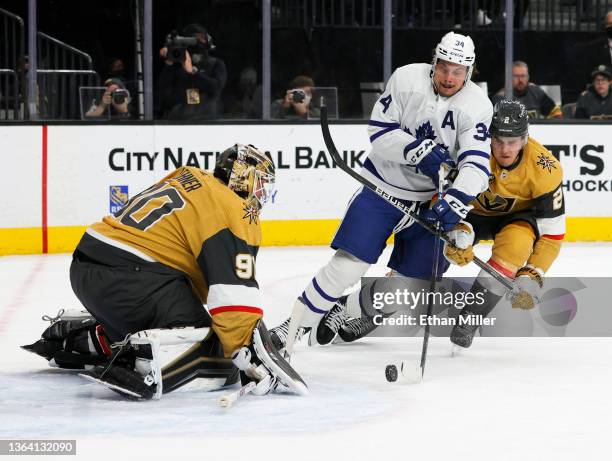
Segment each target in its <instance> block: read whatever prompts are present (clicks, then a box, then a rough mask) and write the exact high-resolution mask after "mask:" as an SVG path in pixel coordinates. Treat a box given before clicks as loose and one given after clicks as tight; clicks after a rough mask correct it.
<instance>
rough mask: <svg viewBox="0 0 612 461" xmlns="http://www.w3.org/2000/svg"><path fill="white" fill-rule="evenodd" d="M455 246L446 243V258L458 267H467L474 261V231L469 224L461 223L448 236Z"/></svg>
mask: <svg viewBox="0 0 612 461" xmlns="http://www.w3.org/2000/svg"><path fill="white" fill-rule="evenodd" d="M447 235H448V238H449V239H450V240H451V241H453V242H455V244H454V245H451V244H449V243H444V257H445V258H446V259H447V260H448V261H449V262H450V263H451V264H457V265H458V266H465V265H466V264H469V263H470V262H472V260H473V259H474V249H473V244H474V229H473V227H472V225H471V224H470V223H468V222H465V221H461V222H460V223H459V224H457V225H456V226H455V227H454V229H453V230H451V231H450V232H449V233H448V234H447Z"/></svg>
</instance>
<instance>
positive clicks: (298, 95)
mask: <svg viewBox="0 0 612 461" xmlns="http://www.w3.org/2000/svg"><path fill="white" fill-rule="evenodd" d="M304 99H306V92H305V91H304V90H291V100H292V101H293V102H295V103H300V102H304Z"/></svg>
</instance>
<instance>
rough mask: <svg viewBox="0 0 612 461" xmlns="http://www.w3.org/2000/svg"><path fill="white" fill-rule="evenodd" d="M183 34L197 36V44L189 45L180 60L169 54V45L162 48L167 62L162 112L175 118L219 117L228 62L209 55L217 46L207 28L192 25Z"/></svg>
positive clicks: (162, 75)
mask: <svg viewBox="0 0 612 461" xmlns="http://www.w3.org/2000/svg"><path fill="white" fill-rule="evenodd" d="M183 35H184V36H185V37H195V38H196V39H197V44H196V45H193V46H189V47H187V48H186V49H185V50H184V52H182V54H181V56H180V57H179V59H178V60H176V59H172V57H171V56H168V47H167V46H164V47H163V48H161V49H160V50H159V54H160V56H161V57H162V58H164V64H165V65H164V66H163V69H162V71H161V73H160V76H159V80H158V85H159V92H158V94H159V97H160V100H159V105H158V112H159V115H160V116H161V117H162V118H168V119H172V120H202V119H215V118H218V117H219V116H220V115H221V107H220V106H221V92H222V91H223V88H224V87H225V83H226V82H227V69H226V67H225V63H224V62H223V61H222V60H221V59H219V58H217V57H213V56H211V55H210V53H209V52H210V51H211V50H213V49H214V48H215V46H214V45H213V43H212V37H211V36H210V35H209V34H208V32H207V31H206V28H204V27H203V26H201V25H200V24H190V25H189V26H187V27H185V29H184V30H183Z"/></svg>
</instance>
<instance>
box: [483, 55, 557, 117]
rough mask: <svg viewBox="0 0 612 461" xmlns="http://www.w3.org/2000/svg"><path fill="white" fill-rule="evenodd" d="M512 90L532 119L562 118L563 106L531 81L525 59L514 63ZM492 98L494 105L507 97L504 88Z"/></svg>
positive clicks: (515, 98)
mask: <svg viewBox="0 0 612 461" xmlns="http://www.w3.org/2000/svg"><path fill="white" fill-rule="evenodd" d="M512 91H513V99H514V100H516V101H519V102H521V103H523V104H524V105H525V107H527V114H529V118H530V119H534V118H562V114H561V108H560V107H559V106H558V105H557V104H555V102H554V101H553V100H552V99H551V98H550V97H549V96H548V95H547V94H546V93H545V92H544V90H542V88H540V87H539V86H537V85H536V84H535V83H531V82H530V81H529V67H528V66H527V63H525V62H523V61H514V63H512ZM491 99H492V102H493V105H495V104H496V103H497V102H498V101H500V100H502V99H505V91H504V89H503V88H502V89H501V90H499V91H498V92H497V94H495V96H493V98H491Z"/></svg>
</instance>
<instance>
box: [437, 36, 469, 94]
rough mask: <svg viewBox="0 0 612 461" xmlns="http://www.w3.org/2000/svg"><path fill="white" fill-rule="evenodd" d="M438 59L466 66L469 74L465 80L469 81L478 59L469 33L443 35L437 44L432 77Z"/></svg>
mask: <svg viewBox="0 0 612 461" xmlns="http://www.w3.org/2000/svg"><path fill="white" fill-rule="evenodd" d="M438 59H442V60H444V61H448V62H453V63H455V64H461V65H462V66H466V67H467V74H466V76H465V81H466V82H467V81H469V80H470V78H471V77H472V71H473V70H474V62H475V61H476V51H475V48H474V42H473V41H472V39H471V38H470V37H469V36H468V35H461V34H457V33H455V32H449V33H447V34H446V35H445V36H444V37H442V40H440V43H438V44H437V45H436V49H435V52H434V59H433V63H432V69H431V70H432V72H431V75H432V77H433V71H434V68H435V66H436V63H437V62H438Z"/></svg>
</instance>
